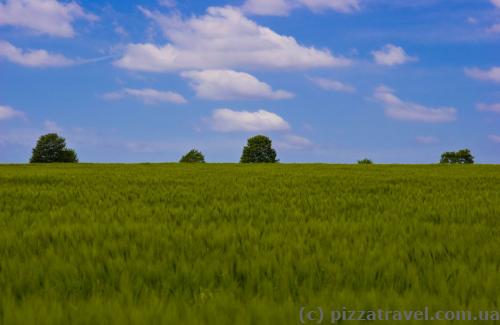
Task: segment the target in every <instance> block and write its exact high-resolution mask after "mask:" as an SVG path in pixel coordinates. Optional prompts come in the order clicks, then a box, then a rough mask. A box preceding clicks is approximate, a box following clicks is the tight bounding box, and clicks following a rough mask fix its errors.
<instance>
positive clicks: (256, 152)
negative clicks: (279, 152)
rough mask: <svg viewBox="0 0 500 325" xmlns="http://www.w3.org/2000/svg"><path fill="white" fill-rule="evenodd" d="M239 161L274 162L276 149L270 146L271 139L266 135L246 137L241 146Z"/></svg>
mask: <svg viewBox="0 0 500 325" xmlns="http://www.w3.org/2000/svg"><path fill="white" fill-rule="evenodd" d="M240 162H241V163H276V162H279V160H278V159H276V151H275V150H274V149H273V147H272V141H271V139H269V138H268V137H266V136H263V135H257V136H254V137H252V138H250V139H248V143H247V145H246V146H245V147H244V148H243V153H242V155H241V159H240Z"/></svg>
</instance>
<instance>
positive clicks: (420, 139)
mask: <svg viewBox="0 0 500 325" xmlns="http://www.w3.org/2000/svg"><path fill="white" fill-rule="evenodd" d="M416 140H417V142H418V143H421V144H434V143H437V142H438V139H437V138H435V137H431V136H418V137H417V138H416Z"/></svg>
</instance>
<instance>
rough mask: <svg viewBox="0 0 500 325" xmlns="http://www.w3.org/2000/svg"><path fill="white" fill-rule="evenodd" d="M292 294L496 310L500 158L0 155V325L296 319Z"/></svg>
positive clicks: (334, 302)
mask: <svg viewBox="0 0 500 325" xmlns="http://www.w3.org/2000/svg"><path fill="white" fill-rule="evenodd" d="M304 305H307V306H322V307H324V308H331V307H334V308H341V307H342V306H346V307H347V308H349V309H374V308H385V309H390V310H397V309H417V308H423V307H425V306H429V308H431V309H433V310H441V309H445V310H462V309H464V310H473V311H475V310H498V309H499V307H500V167H499V166H377V165H374V166H332V165H272V166H271V165H262V166H251V165H248V166H242V165H213V164H207V165H178V164H171V165H170V164H167V165H147V164H145V165H83V164H81V165H73V166H63V165H52V166H48V165H39V166H0V321H1V322H2V323H4V324H70V323H72V324H127V323H132V324H144V323H152V324H162V323H163V324H300V318H299V310H300V308H301V306H304ZM324 323H329V322H327V321H326V320H325V322H324ZM355 323H357V322H346V324H355ZM364 323H366V322H364ZM429 323H432V322H429ZM445 323H447V322H439V324H445ZM484 323H492V322H484Z"/></svg>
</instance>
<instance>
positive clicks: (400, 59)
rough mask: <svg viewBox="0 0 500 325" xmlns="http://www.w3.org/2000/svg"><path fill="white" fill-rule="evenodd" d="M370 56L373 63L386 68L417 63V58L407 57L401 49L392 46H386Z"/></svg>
mask: <svg viewBox="0 0 500 325" xmlns="http://www.w3.org/2000/svg"><path fill="white" fill-rule="evenodd" d="M372 55H373V59H374V60H375V63H377V64H380V65H387V66H393V65H399V64H405V63H408V62H414V61H418V58H417V57H413V56H409V55H408V54H406V51H405V50H404V49H403V48H402V47H399V46H396V45H393V44H387V45H385V46H384V47H383V48H382V49H380V50H378V51H373V52H372Z"/></svg>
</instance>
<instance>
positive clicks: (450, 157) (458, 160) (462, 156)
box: [441, 149, 474, 164]
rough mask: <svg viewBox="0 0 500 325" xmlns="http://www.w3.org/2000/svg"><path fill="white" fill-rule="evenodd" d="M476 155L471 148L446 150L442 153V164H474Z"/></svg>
mask: <svg viewBox="0 0 500 325" xmlns="http://www.w3.org/2000/svg"><path fill="white" fill-rule="evenodd" d="M473 163H474V156H472V154H471V152H470V150H469V149H462V150H459V151H456V152H453V151H451V152H445V153H443V154H442V155H441V164H473Z"/></svg>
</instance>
